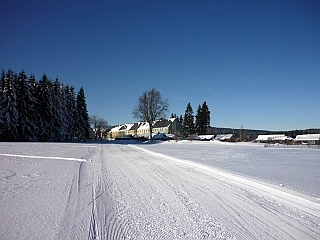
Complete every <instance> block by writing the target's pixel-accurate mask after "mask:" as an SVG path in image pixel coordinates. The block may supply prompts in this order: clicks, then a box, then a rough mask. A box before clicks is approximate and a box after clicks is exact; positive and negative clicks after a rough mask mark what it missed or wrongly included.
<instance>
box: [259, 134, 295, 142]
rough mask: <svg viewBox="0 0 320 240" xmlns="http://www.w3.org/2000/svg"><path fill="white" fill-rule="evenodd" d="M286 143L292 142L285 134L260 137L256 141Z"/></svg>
mask: <svg viewBox="0 0 320 240" xmlns="http://www.w3.org/2000/svg"><path fill="white" fill-rule="evenodd" d="M270 140H272V141H279V140H282V141H285V140H292V138H291V137H287V136H285V135H284V134H270V135H259V136H258V137H257V139H256V141H270Z"/></svg>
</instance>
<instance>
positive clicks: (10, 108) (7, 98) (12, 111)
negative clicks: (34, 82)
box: [0, 70, 18, 141]
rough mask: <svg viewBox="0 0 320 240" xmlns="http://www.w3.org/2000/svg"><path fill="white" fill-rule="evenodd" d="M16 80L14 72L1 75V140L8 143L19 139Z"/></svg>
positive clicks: (9, 71) (10, 71)
mask: <svg viewBox="0 0 320 240" xmlns="http://www.w3.org/2000/svg"><path fill="white" fill-rule="evenodd" d="M16 78H17V76H16V75H15V74H14V73H13V71H12V70H8V72H7V73H6V74H5V73H4V71H3V72H2V74H1V83H0V93H1V96H0V104H1V108H0V111H1V115H0V116H1V123H2V124H1V136H2V137H1V138H2V139H3V140H6V141H15V140H17V139H18V129H17V126H18V111H17V96H16Z"/></svg>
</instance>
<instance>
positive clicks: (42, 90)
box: [37, 74, 53, 141]
mask: <svg viewBox="0 0 320 240" xmlns="http://www.w3.org/2000/svg"><path fill="white" fill-rule="evenodd" d="M37 102H38V104H37V106H38V107H37V119H38V138H39V140H40V141H52V140H53V136H52V132H53V103H52V82H51V81H50V80H49V79H48V78H47V76H46V75H45V74H44V75H43V76H42V78H41V80H40V81H39V84H38V85H37Z"/></svg>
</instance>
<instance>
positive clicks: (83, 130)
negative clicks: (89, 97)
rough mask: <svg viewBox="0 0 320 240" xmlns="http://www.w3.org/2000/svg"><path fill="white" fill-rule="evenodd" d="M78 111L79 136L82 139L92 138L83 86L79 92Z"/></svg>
mask: <svg viewBox="0 0 320 240" xmlns="http://www.w3.org/2000/svg"><path fill="white" fill-rule="evenodd" d="M76 99H77V100H76V101H77V112H78V116H79V137H80V139H89V138H90V118H89V114H88V110H87V103H86V97H85V95H84V89H83V87H81V88H80V90H79V92H78V94H77V98H76Z"/></svg>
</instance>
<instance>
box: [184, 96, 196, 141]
mask: <svg viewBox="0 0 320 240" xmlns="http://www.w3.org/2000/svg"><path fill="white" fill-rule="evenodd" d="M183 133H184V136H185V137H187V136H189V135H190V134H193V133H195V131H194V116H193V110H192V107H191V104H190V102H189V103H188V105H187V108H186V111H185V114H184V119H183Z"/></svg>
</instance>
